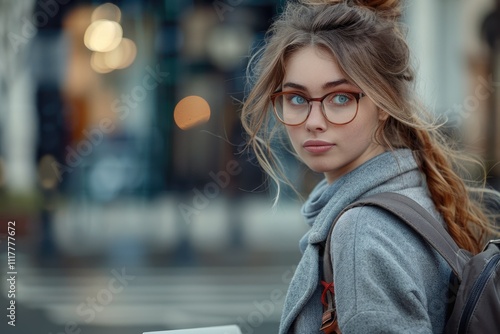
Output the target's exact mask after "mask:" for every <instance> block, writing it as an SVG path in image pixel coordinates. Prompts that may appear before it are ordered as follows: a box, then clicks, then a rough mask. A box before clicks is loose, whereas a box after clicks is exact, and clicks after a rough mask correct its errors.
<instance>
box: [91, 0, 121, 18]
mask: <svg viewBox="0 0 500 334" xmlns="http://www.w3.org/2000/svg"><path fill="white" fill-rule="evenodd" d="M121 18H122V12H121V10H120V8H118V6H116V5H114V4H112V3H109V2H108V3H105V4H102V5H100V6H99V7H97V8H96V9H95V10H94V11H93V12H92V17H91V20H92V22H94V21H97V20H110V21H115V22H120V20H121Z"/></svg>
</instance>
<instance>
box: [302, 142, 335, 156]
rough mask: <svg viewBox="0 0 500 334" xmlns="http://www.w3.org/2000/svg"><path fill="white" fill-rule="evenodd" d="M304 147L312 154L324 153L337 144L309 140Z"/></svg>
mask: <svg viewBox="0 0 500 334" xmlns="http://www.w3.org/2000/svg"><path fill="white" fill-rule="evenodd" d="M302 146H303V147H304V149H305V150H306V151H308V152H311V153H324V152H327V151H328V150H330V149H331V148H332V147H334V146H335V144H332V143H329V142H326V141H323V140H307V141H305V142H304V144H303V145H302Z"/></svg>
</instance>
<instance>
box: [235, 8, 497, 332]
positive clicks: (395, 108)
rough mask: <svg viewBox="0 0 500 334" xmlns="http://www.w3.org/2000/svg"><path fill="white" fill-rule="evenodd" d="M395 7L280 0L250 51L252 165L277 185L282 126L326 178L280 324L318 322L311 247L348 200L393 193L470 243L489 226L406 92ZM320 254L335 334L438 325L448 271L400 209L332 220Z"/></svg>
mask: <svg viewBox="0 0 500 334" xmlns="http://www.w3.org/2000/svg"><path fill="white" fill-rule="evenodd" d="M399 16H400V3H399V1H398V0H372V1H369V0H365V1H362V0H329V1H328V0H323V1H321V0H317V1H312V0H311V1H303V2H296V1H294V2H292V1H290V2H289V3H288V4H287V5H286V8H285V9H284V11H283V13H282V14H281V16H280V17H279V18H278V19H277V20H276V21H275V22H274V24H273V25H272V27H271V29H270V31H269V34H268V37H267V39H266V43H265V45H264V47H263V48H262V49H261V50H260V52H259V53H257V54H256V56H254V57H253V58H252V62H251V65H250V69H251V70H252V71H253V73H251V74H252V77H253V78H254V79H255V80H254V81H252V82H251V85H252V90H251V92H250V93H249V95H248V97H247V99H246V101H245V104H244V106H243V110H242V122H243V126H244V128H245V130H246V131H247V132H248V134H249V145H250V146H251V148H252V149H253V151H254V152H255V154H256V155H257V158H258V160H259V162H260V164H261V165H262V167H263V168H264V169H265V170H266V172H267V173H268V174H269V175H270V176H271V177H272V178H273V179H274V180H275V181H277V182H278V184H279V182H280V180H282V179H283V177H282V176H283V173H282V171H280V168H279V167H280V162H279V161H278V160H277V159H276V156H275V154H274V150H273V147H272V145H271V141H273V142H277V141H275V140H274V138H279V134H280V133H283V134H285V137H286V138H288V139H289V142H290V143H291V146H292V147H293V150H294V151H295V154H296V156H297V157H298V158H299V159H300V160H301V161H302V162H303V163H305V164H306V165H307V166H308V167H309V168H310V169H312V170H313V171H315V172H320V173H323V174H324V176H325V179H324V180H323V181H321V182H320V183H319V184H318V185H317V186H316V188H315V189H314V190H313V191H312V193H311V194H310V196H309V199H308V200H307V201H306V203H305V204H304V206H303V210H302V213H303V214H304V216H305V218H306V221H307V223H308V224H309V225H310V226H311V228H310V230H309V231H308V233H306V235H305V236H304V237H303V238H302V239H301V241H300V248H301V251H302V252H303V257H302V259H301V261H300V263H299V264H298V267H297V270H296V272H295V275H294V277H293V279H292V282H291V284H290V287H289V290H288V293H287V296H286V299H285V304H284V309H283V314H282V319H281V324H280V333H317V332H319V328H320V326H321V317H322V313H323V309H322V303H321V294H322V291H323V287H322V286H321V284H320V280H321V278H322V268H321V267H322V264H321V257H322V254H321V249H320V248H321V247H320V245H321V243H322V242H324V241H325V240H326V238H327V234H328V232H329V229H330V226H331V224H332V222H333V220H334V219H335V217H336V216H337V215H338V214H339V213H340V211H341V210H342V209H343V208H344V207H346V206H347V205H349V204H350V203H352V202H353V201H355V200H357V199H360V198H363V197H366V196H369V195H372V194H376V193H381V192H387V191H391V192H396V193H401V194H404V195H406V196H408V197H410V198H412V199H414V200H415V201H417V202H418V203H419V204H421V205H422V206H423V207H424V208H425V209H427V210H428V211H429V212H430V213H431V214H432V215H434V216H435V217H436V218H438V219H439V220H441V221H442V222H443V224H445V226H446V228H447V229H448V231H449V233H450V234H451V236H452V237H453V239H454V240H455V241H456V242H457V243H458V245H459V246H460V247H462V248H464V249H466V250H468V251H470V252H473V253H477V252H478V251H479V250H480V249H481V247H482V246H483V242H484V241H485V237H486V236H487V235H488V234H489V233H490V232H492V231H493V223H492V222H489V220H488V218H487V217H486V213H485V212H486V211H485V209H484V208H483V206H482V204H481V201H480V200H479V199H480V198H481V196H477V193H476V192H475V193H474V194H475V195H474V196H472V195H473V194H472V191H473V190H472V188H470V187H469V186H467V185H466V183H465V182H464V181H463V180H462V179H461V178H460V177H459V174H458V171H455V170H454V168H455V167H456V166H458V164H457V160H456V159H455V157H456V155H454V154H453V151H452V150H451V149H450V148H449V147H447V146H446V145H445V144H444V141H443V140H441V136H440V135H439V129H438V128H437V127H436V126H434V125H433V123H432V122H431V121H430V120H429V117H427V116H426V113H425V112H424V111H423V108H421V106H420V104H419V103H418V102H417V100H416V99H415V97H414V73H413V69H412V67H411V64H410V55H409V49H408V45H407V43H406V41H405V37H404V34H403V30H402V28H401V26H400V24H399V23H398V19H399ZM283 130H284V131H283ZM480 192H481V190H479V193H480ZM474 199H477V201H476V200H474ZM331 255H332V259H333V268H334V270H333V271H334V283H335V301H336V306H337V318H338V324H339V327H340V331H342V333H441V332H442V331H443V328H444V325H445V319H446V311H447V306H448V301H449V300H448V283H449V280H450V275H451V269H450V268H449V266H448V265H447V264H446V262H445V261H444V260H443V259H442V258H441V257H440V256H439V255H438V254H437V253H436V252H435V251H433V250H432V249H431V248H430V247H429V246H428V245H427V244H426V243H425V242H424V241H423V240H422V239H421V238H420V237H419V236H417V235H416V234H415V233H414V232H413V231H411V230H410V229H409V228H408V227H406V225H404V224H403V223H401V222H399V221H398V219H396V218H394V217H393V216H391V215H390V214H388V213H387V212H385V211H384V210H381V209H378V208H374V207H362V208H355V209H351V210H349V211H348V212H346V213H345V214H344V215H342V217H341V218H340V219H339V221H338V222H337V225H336V226H335V228H334V230H333V234H332V242H331Z"/></svg>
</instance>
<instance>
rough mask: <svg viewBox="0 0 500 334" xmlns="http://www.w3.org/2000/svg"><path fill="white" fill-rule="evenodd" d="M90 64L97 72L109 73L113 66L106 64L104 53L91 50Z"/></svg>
mask: <svg viewBox="0 0 500 334" xmlns="http://www.w3.org/2000/svg"><path fill="white" fill-rule="evenodd" d="M90 66H91V67H92V69H93V70H94V71H96V72H97V73H109V72H111V71H113V68H111V67H109V66H107V65H106V59H105V53H102V52H93V53H92V56H90Z"/></svg>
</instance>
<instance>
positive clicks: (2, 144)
mask: <svg viewBox="0 0 500 334" xmlns="http://www.w3.org/2000/svg"><path fill="white" fill-rule="evenodd" d="M34 3H35V1H34V0H23V1H11V0H0V59H1V60H2V61H0V101H1V103H0V155H1V156H3V157H4V161H5V173H6V178H5V182H6V184H5V185H6V187H7V190H10V191H13V192H18V193H25V192H30V191H33V189H35V182H36V181H35V180H36V172H35V165H34V161H33V157H34V149H35V117H34V111H35V110H34V90H33V84H32V82H33V80H31V73H30V71H29V66H27V65H28V63H27V56H28V51H29V47H30V45H31V41H32V39H33V38H34V36H35V35H36V31H37V29H36V26H35V25H34V24H33V22H32V20H33V18H32V14H33V8H34Z"/></svg>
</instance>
